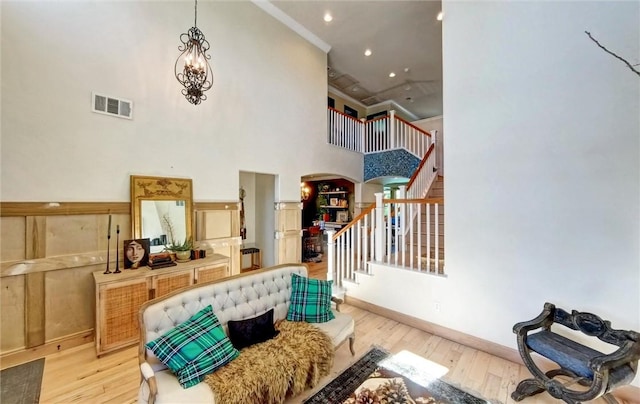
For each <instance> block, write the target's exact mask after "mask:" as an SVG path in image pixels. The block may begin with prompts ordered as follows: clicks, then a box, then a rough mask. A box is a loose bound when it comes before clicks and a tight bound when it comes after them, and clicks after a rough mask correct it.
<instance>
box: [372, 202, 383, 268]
mask: <svg viewBox="0 0 640 404" xmlns="http://www.w3.org/2000/svg"><path fill="white" fill-rule="evenodd" d="M375 195H376V230H375V232H376V245H375V248H376V251H375V254H374V257H375V259H376V261H378V262H382V257H383V256H384V236H383V235H384V205H383V203H382V199H383V193H382V192H376V193H375Z"/></svg>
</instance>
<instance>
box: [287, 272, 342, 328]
mask: <svg viewBox="0 0 640 404" xmlns="http://www.w3.org/2000/svg"><path fill="white" fill-rule="evenodd" d="M332 284H333V281H323V280H320V279H309V278H305V277H304V276H300V275H298V274H291V304H290V305H289V311H288V312H287V320H289V321H306V322H307V323H326V322H327V321H329V320H333V319H334V318H335V317H334V315H333V312H332V311H331V285H332Z"/></svg>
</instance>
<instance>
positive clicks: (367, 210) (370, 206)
mask: <svg viewBox="0 0 640 404" xmlns="http://www.w3.org/2000/svg"><path fill="white" fill-rule="evenodd" d="M375 207H376V204H375V203H372V204H371V205H369V206H367V207H366V208H364V210H363V211H362V212H360V214H359V215H358V216H356V217H355V218H354V219H353V220H352V221H350V222H349V224H347V225H346V226H344V227H343V228H342V229H340V231H338V232H337V233H336V234H334V235H333V240H336V239H337V238H338V236H340V235H341V234H343V233H345V232H346V231H347V230H349V229H350V228H352V227H353V226H355V224H356V223H357V222H358V220H360V219H362V218H363V217H365V216H366V215H368V214H369V213H371V211H372V210H373V209H374V208H375Z"/></svg>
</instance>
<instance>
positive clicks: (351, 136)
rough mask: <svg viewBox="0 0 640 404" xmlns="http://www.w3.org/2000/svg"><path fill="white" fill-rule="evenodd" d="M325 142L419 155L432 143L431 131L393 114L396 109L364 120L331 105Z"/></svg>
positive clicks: (367, 150)
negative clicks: (400, 150)
mask: <svg viewBox="0 0 640 404" xmlns="http://www.w3.org/2000/svg"><path fill="white" fill-rule="evenodd" d="M327 142H328V143H329V144H333V145H336V146H339V147H342V148H345V149H348V150H351V151H354V152H358V153H364V154H366V153H379V152H383V151H389V150H395V149H405V150H406V151H408V152H409V153H411V154H413V155H414V156H416V157H418V158H419V159H422V158H423V157H424V155H425V153H426V152H427V150H428V149H429V147H431V145H432V144H433V143H434V142H433V139H432V135H431V133H429V132H426V131H424V130H422V129H420V128H418V127H417V126H415V125H413V124H411V123H409V122H407V121H405V120H404V119H402V118H400V117H398V116H396V114H395V111H390V113H389V115H386V116H383V117H380V118H376V119H372V120H370V121H367V120H365V119H364V118H363V119H361V120H359V119H356V118H353V117H351V116H349V115H347V114H344V113H342V112H340V111H338V110H337V109H335V108H331V107H329V108H328V109H327Z"/></svg>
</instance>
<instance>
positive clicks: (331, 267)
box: [326, 230, 342, 286]
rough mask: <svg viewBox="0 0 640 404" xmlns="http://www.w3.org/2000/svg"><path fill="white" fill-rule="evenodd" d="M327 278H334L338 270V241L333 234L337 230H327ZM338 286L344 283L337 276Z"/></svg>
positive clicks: (329, 279)
mask: <svg viewBox="0 0 640 404" xmlns="http://www.w3.org/2000/svg"><path fill="white" fill-rule="evenodd" d="M326 233H327V264H328V265H327V280H328V281H331V280H333V274H334V273H335V272H336V260H335V259H334V257H335V248H336V243H335V242H334V241H333V235H334V234H336V232H335V230H327V231H326ZM337 278H338V286H339V285H341V284H342V278H341V277H340V276H337Z"/></svg>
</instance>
